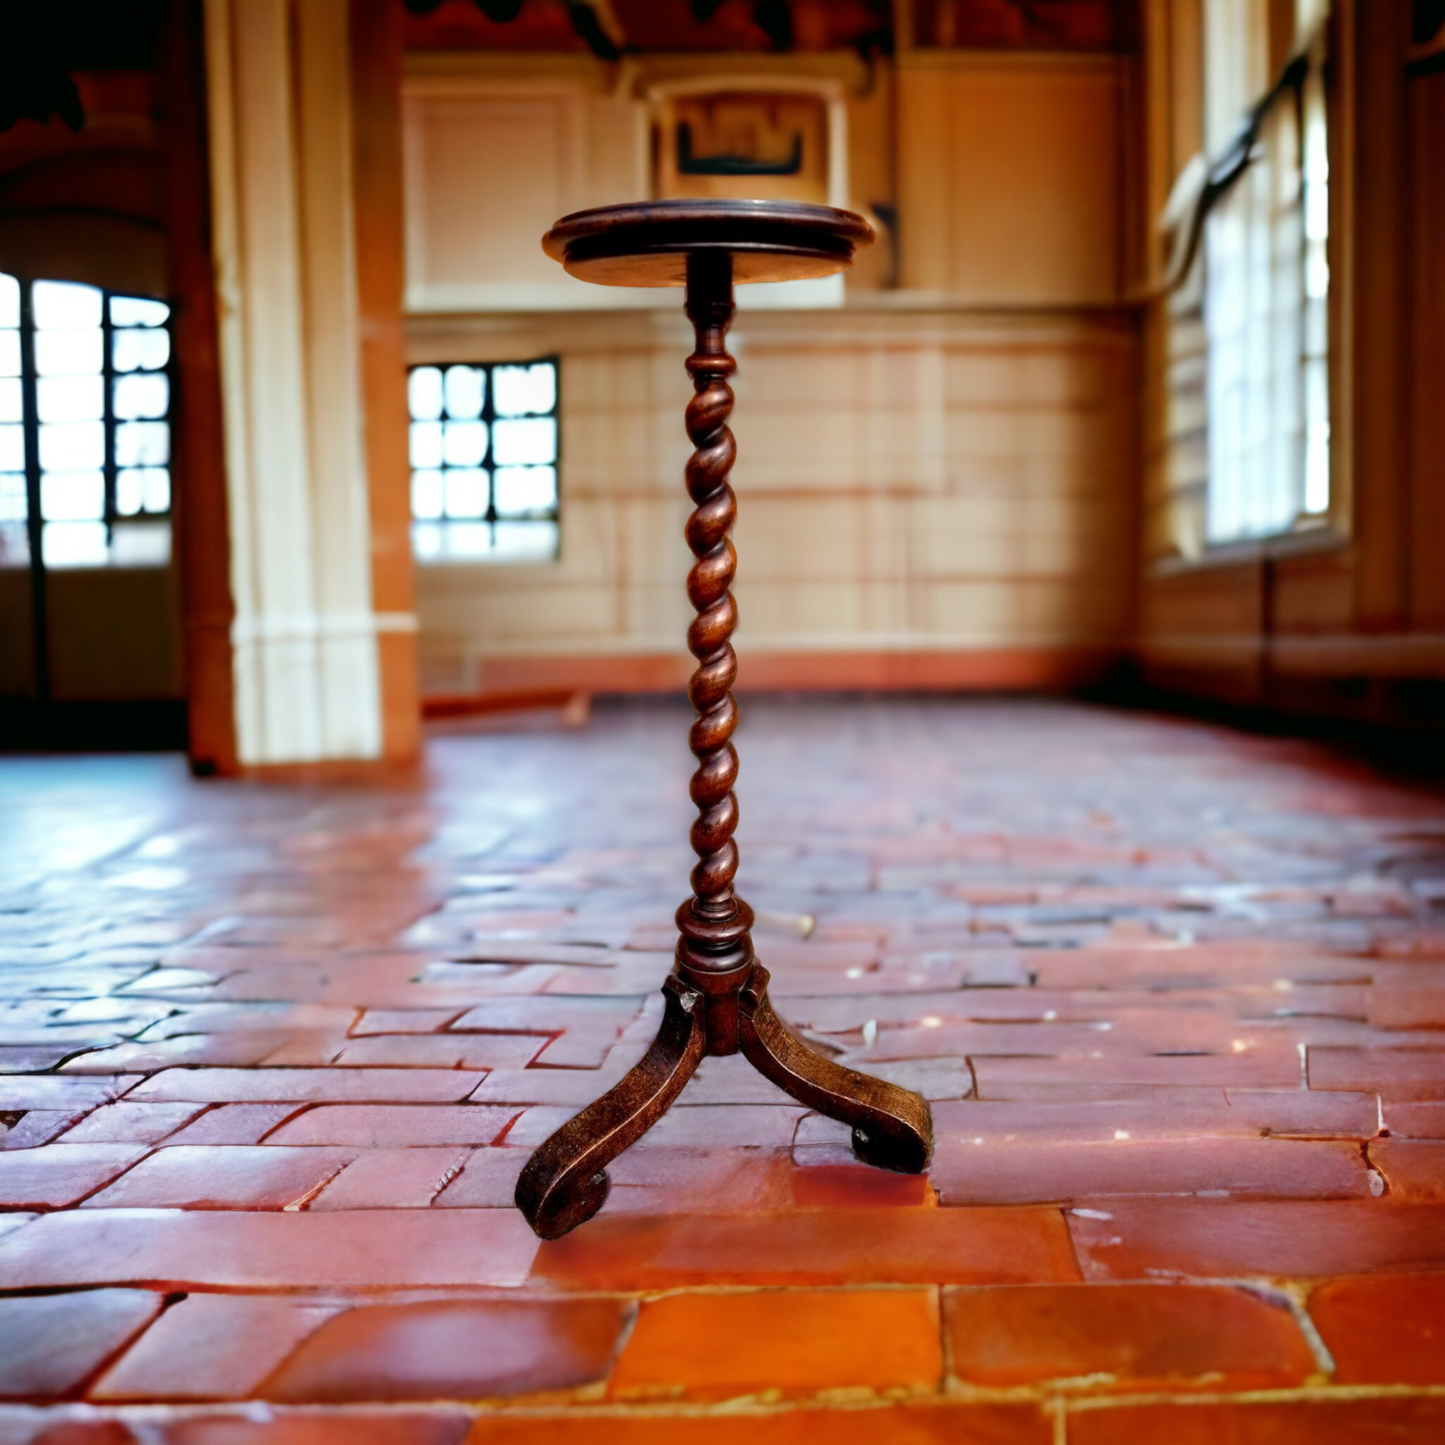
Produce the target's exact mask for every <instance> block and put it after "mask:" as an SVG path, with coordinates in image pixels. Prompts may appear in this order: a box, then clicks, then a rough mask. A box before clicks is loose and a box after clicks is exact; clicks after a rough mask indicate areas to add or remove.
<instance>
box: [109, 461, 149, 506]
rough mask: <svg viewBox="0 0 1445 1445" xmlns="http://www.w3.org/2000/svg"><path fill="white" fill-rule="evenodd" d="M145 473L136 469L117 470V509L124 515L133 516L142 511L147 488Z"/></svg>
mask: <svg viewBox="0 0 1445 1445" xmlns="http://www.w3.org/2000/svg"><path fill="white" fill-rule="evenodd" d="M142 475H143V473H141V472H139V471H136V470H134V469H128V470H126V471H123V472H117V473H116V476H115V509H116V511H117V512H119V513H120V515H121V516H122V517H133V516H135V514H136V513H137V512H138V511H140V509H141V506H142V500H141V499H142V497H143V496H144V492H145V489H144V487H143V485H142V483H141V477H142Z"/></svg>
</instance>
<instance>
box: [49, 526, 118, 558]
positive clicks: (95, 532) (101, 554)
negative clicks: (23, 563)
mask: <svg viewBox="0 0 1445 1445" xmlns="http://www.w3.org/2000/svg"><path fill="white" fill-rule="evenodd" d="M40 554H41V556H42V557H43V558H44V560H45V565H46V566H47V567H104V566H105V563H106V536H105V523H104V522H47V523H46V524H45V530H44V531H43V532H42V533H41V534H40Z"/></svg>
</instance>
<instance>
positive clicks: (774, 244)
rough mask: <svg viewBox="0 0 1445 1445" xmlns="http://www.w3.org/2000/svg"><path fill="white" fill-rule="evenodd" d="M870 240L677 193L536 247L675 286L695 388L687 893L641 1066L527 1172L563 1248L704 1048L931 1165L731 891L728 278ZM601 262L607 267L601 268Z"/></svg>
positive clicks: (894, 1104)
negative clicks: (757, 939)
mask: <svg viewBox="0 0 1445 1445" xmlns="http://www.w3.org/2000/svg"><path fill="white" fill-rule="evenodd" d="M872 235H873V233H872V232H871V231H870V230H869V228H868V225H867V222H865V221H864V220H863V219H862V218H861V217H859V216H854V215H851V214H850V213H849V212H847V211H834V210H830V209H829V208H828V207H826V206H800V205H791V204H789V205H774V204H771V203H767V202H762V201H720V202H709V201H674V202H659V203H656V204H652V205H644V206H613V207H608V208H607V209H605V210H601V211H583V212H579V213H578V214H577V215H575V216H568V217H566V218H565V219H564V220H562V221H559V222H558V223H557V225H556V226H554V227H553V228H552V230H551V231H549V232H548V234H547V237H546V240H545V241H544V242H543V245H544V247H545V248H546V251H547V254H548V255H549V256H552V257H554V258H555V259H557V260H559V261H561V262H562V263H563V265H565V266H566V267H567V269H568V270H569V271H571V272H572V273H573V275H577V276H581V277H583V278H584V279H586V280H592V281H602V282H604V283H605V284H609V285H640V286H666V285H674V284H678V283H679V282H682V281H685V282H686V285H687V302H686V310H687V315H688V319H689V320H690V321H691V322H692V324H693V332H694V345H693V352H692V355H691V356H689V357H688V358H687V362H686V366H687V370H688V374H689V375H690V376H691V377H692V382H693V391H694V396H693V399H692V400H691V401H690V402H689V403H688V407H687V415H686V425H687V434H688V436H689V437H690V438H691V440H692V444H693V448H694V450H693V453H692V456H691V457H690V458H689V460H688V463H687V471H686V479H687V490H688V495H689V496H690V497H691V498H692V501H693V512H692V515H691V516H689V517H688V519H687V526H686V529H685V535H686V537H687V544H688V546H689V547H690V548H691V549H692V554H693V557H694V559H695V561H694V563H693V566H692V569H691V571H689V573H688V576H687V595H688V599H689V600H690V601H691V603H692V605H693V608H694V610H695V611H696V613H697V616H696V617H695V618H694V619H693V622H692V625H691V626H690V627H689V628H688V634H687V645H688V649H689V650H690V651H691V653H692V655H693V656H694V657H695V658H696V659H697V664H698V665H697V669H696V671H695V672H694V673H693V675H692V679H691V681H690V682H689V683H688V689H687V691H688V697H689V698H690V699H691V701H692V704H693V706H694V707H695V708H696V709H697V721H696V722H694V723H693V725H692V731H691V734H690V736H689V742H690V744H691V747H692V751H693V754H694V756H695V757H696V758H697V761H698V766H697V771H696V772H694V773H693V776H692V782H691V785H690V791H691V794H692V800H693V802H694V803H696V804H697V810H698V816H697V821H696V822H695V823H694V824H693V825H692V834H691V839H692V847H693V851H694V852H695V853H696V854H697V858H698V861H697V866H696V867H695V868H694V869H693V870H692V897H691V898H689V899H688V900H687V901H686V902H685V903H684V904H683V905H682V906H681V907H680V908H679V909H678V910H677V928H678V943H677V963H676V971H675V972H674V973H673V974H672V976H671V977H670V978H668V980H667V982H666V983H665V984H664V985H663V992H664V993H665V994H666V995H667V1010H666V1013H665V1014H664V1016H663V1021H662V1028H661V1030H660V1031H659V1032H658V1035H657V1038H656V1040H655V1041H654V1042H653V1045H652V1047H651V1048H650V1049H649V1050H648V1052H647V1055H646V1057H645V1058H644V1059H643V1060H642V1062H641V1063H640V1064H638V1065H637V1067H636V1068H634V1069H633V1070H632V1071H631V1072H630V1073H629V1074H628V1075H627V1076H626V1077H625V1078H624V1079H623V1080H622V1081H621V1082H620V1083H619V1084H618V1085H617V1086H616V1087H615V1088H613V1089H611V1090H610V1091H609V1092H608V1093H606V1094H604V1095H603V1096H602V1098H600V1099H599V1100H597V1102H596V1103H595V1104H591V1105H589V1106H588V1107H587V1108H586V1109H584V1110H583V1111H582V1112H581V1113H580V1114H578V1115H577V1117H576V1118H575V1119H572V1120H569V1121H568V1122H567V1123H566V1124H564V1125H563V1126H562V1128H560V1129H559V1130H558V1131H557V1132H556V1133H555V1134H553V1135H552V1137H551V1138H550V1139H548V1140H547V1142H546V1143H545V1144H543V1145H542V1147H541V1148H540V1149H538V1150H537V1152H536V1154H534V1155H533V1156H532V1158H531V1160H530V1161H529V1162H528V1164H527V1167H526V1168H525V1169H524V1170H523V1171H522V1175H521V1178H520V1179H519V1180H518V1181H517V1207H518V1208H519V1209H521V1211H522V1212H523V1214H525V1215H526V1217H527V1221H528V1223H529V1224H531V1226H532V1228H533V1229H534V1230H535V1231H536V1232H537V1233H538V1234H539V1235H541V1236H542V1237H543V1238H544V1239H557V1238H559V1237H560V1236H561V1235H564V1234H566V1233H567V1232H568V1231H569V1230H572V1229H575V1228H576V1227H577V1226H578V1225H579V1224H581V1223H583V1222H584V1221H585V1220H588V1219H590V1218H591V1217H592V1216H593V1215H594V1214H596V1213H597V1211H598V1210H599V1209H601V1208H602V1205H603V1204H604V1202H605V1201H606V1199H607V1188H608V1184H607V1174H606V1166H607V1164H608V1163H609V1162H610V1161H611V1160H613V1159H615V1158H616V1157H617V1156H618V1154H620V1153H621V1152H622V1151H623V1150H624V1149H625V1148H627V1146H628V1145H629V1144H632V1143H634V1142H635V1141H636V1140H638V1139H639V1138H641V1137H642V1135H643V1134H644V1133H645V1132H646V1131H647V1130H648V1129H650V1128H651V1127H652V1125H653V1124H655V1123H656V1122H657V1120H658V1119H659V1118H661V1117H662V1115H663V1113H664V1112H665V1111H666V1110H667V1108H668V1106H669V1105H670V1104H671V1103H672V1101H673V1100H674V1099H675V1098H676V1097H677V1096H678V1094H679V1093H680V1092H681V1091H682V1088H683V1085H684V1084H686V1082H687V1080H688V1078H689V1077H690V1076H691V1074H692V1072H693V1070H694V1069H695V1068H696V1067H697V1064H698V1061H699V1060H700V1059H701V1058H702V1057H703V1056H704V1054H732V1053H737V1052H738V1051H739V1049H741V1051H742V1052H743V1054H744V1055H745V1056H746V1057H747V1059H748V1060H749V1062H750V1063H752V1065H753V1067H754V1068H756V1069H757V1070H758V1071H759V1072H760V1073H762V1074H764V1075H766V1076H767V1077H768V1078H769V1079H771V1080H772V1081H773V1082H774V1083H775V1084H778V1085H779V1086H780V1087H781V1088H783V1089H785V1090H786V1091H787V1092H788V1093H789V1094H791V1095H792V1096H793V1097H794V1098H795V1099H799V1100H801V1101H802V1102H803V1103H804V1104H806V1105H808V1107H809V1108H812V1109H816V1110H817V1111H818V1112H819V1113H822V1114H826V1115H828V1117H829V1118H833V1119H841V1120H843V1121H844V1122H845V1123H847V1124H850V1125H852V1127H853V1150H854V1152H855V1153H856V1154H857V1155H858V1157H859V1158H860V1159H861V1160H863V1161H864V1162H865V1163H867V1164H874V1165H877V1166H878V1167H879V1168H883V1169H893V1170H896V1171H899V1172H901V1173H906V1174H918V1173H921V1172H922V1171H923V1170H924V1169H926V1168H927V1167H928V1161H929V1157H930V1155H931V1153H932V1150H933V1126H932V1121H931V1118H930V1115H929V1110H928V1105H927V1104H926V1103H925V1102H924V1101H923V1100H922V1099H921V1098H919V1097H918V1096H917V1095H916V1094H910V1093H909V1092H908V1091H907V1090H906V1089H900V1088H898V1087H897V1086H896V1085H894V1084H888V1083H884V1082H883V1081H882V1080H879V1079H870V1078H869V1077H868V1076H867V1075H866V1074H858V1073H855V1072H854V1071H853V1070H852V1069H845V1068H843V1067H842V1066H841V1065H839V1064H835V1063H833V1062H832V1061H831V1060H829V1059H825V1058H822V1057H820V1056H819V1055H817V1054H815V1053H814V1052H813V1051H812V1050H811V1049H809V1048H808V1047H807V1045H806V1044H804V1043H803V1042H802V1041H801V1040H799V1039H797V1038H796V1037H794V1035H793V1034H791V1033H790V1032H789V1031H788V1029H787V1027H786V1026H785V1025H784V1024H783V1022H782V1020H781V1019H779V1018H778V1016H777V1014H775V1013H774V1012H773V1009H772V1006H771V1005H770V1004H769V1003H768V998H767V986H768V971H767V969H765V968H764V967H763V966H762V965H761V964H760V963H758V962H757V961H756V960H755V959H754V957H753V944H752V935H751V928H752V923H753V913H752V909H750V908H749V907H748V905H747V904H746V903H745V902H743V900H742V899H741V898H739V897H738V896H737V894H736V893H735V892H734V891H733V880H734V878H735V877H736V875H737V871H738V849H737V844H736V843H734V842H733V833H734V831H735V830H736V828H737V824H738V803H737V798H736V796H735V795H734V793H733V784H734V783H735V782H736V781H737V776H738V755H737V751H736V749H735V748H734V747H733V744H732V737H733V731H734V729H735V728H736V727H737V721H738V714H737V705H736V703H735V702H734V701H733V696H732V687H733V683H734V682H735V681H736V679H737V672H738V662H737V655H736V654H735V653H734V651H733V647H732V634H733V629H734V628H735V627H736V626H737V607H736V605H735V604H734V602H733V597H732V592H731V587H732V581H733V575H734V573H735V572H736V570H737V555H736V553H735V552H734V551H733V545H732V541H731V538H730V533H731V531H732V526H733V522H734V521H735V520H736V518H737V498H736V497H735V496H734V495H733V490H732V486H731V485H730V483H729V480H728V479H729V475H730V473H731V471H732V466H733V459H734V457H735V456H736V454H737V446H736V443H735V442H734V440H733V434H732V432H731V430H730V429H729V427H728V418H729V417H730V416H731V415H732V409H733V392H732V387H731V386H730V385H729V384H728V379H729V378H730V377H731V376H732V374H733V372H734V370H736V366H737V363H736V362H735V361H734V360H733V358H732V357H731V356H729V355H728V351H727V328H728V324H729V322H730V321H731V320H732V315H733V282H734V281H736V280H749V279H751V280H758V279H769V280H780V279H785V278H786V277H787V276H792V275H823V274H825V272H824V271H818V270H811V271H810V270H807V269H803V270H792V271H790V270H788V269H787V268H788V267H789V266H792V265H794V263H797V264H799V265H801V264H803V262H804V261H807V264H809V265H811V264H815V263H817V264H821V260H820V258H821V259H822V260H828V261H829V267H828V269H831V270H835V271H836V270H841V269H842V268H843V267H844V266H846V265H848V264H849V261H850V260H851V258H852V254H853V249H854V247H855V246H858V245H867V244H868V243H869V242H870V241H871V240H872ZM770 248H771V249H770ZM669 257H670V258H671V259H670V260H666V265H664V264H663V262H664V260H665V258H669ZM760 257H763V258H768V257H771V258H772V260H771V261H769V263H768V264H770V265H772V264H774V263H776V267H777V270H778V274H776V275H767V276H760V275H758V274H757V272H756V267H757V266H758V265H761V263H760V262H759V258H760ZM809 257H811V258H812V259H811V260H808V258H809ZM789 258H791V259H789ZM799 258H802V259H801V260H800V259H799ZM673 261H675V262H676V267H675V270H676V275H677V278H678V280H677V281H676V282H675V281H672V280H668V279H658V278H659V277H668V276H671V275H672V274H673V270H672V269H669V268H671V267H672V264H673ZM604 262H605V263H606V265H607V266H613V267H615V268H616V269H613V270H606V269H605V267H604V269H603V270H598V269H596V268H597V267H599V266H603V263H604ZM833 262H837V263H838V264H832V263H833ZM750 267H753V268H754V271H753V274H751V275H750V274H749V268H750ZM617 277H628V278H631V279H624V280H618V279H616V278H617Z"/></svg>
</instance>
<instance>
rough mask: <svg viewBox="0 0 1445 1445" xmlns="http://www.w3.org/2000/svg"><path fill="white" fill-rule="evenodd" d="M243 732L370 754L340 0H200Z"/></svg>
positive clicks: (377, 729) (372, 641)
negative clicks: (203, 22) (203, 2)
mask: <svg viewBox="0 0 1445 1445" xmlns="http://www.w3.org/2000/svg"><path fill="white" fill-rule="evenodd" d="M205 19H206V60H207V80H208V85H207V94H208V104H209V119H210V131H211V175H212V191H213V195H212V204H213V214H214V218H215V223H214V243H213V244H214V249H215V265H216V274H217V278H218V293H219V302H220V323H219V324H220V343H221V344H220V351H221V387H222V406H223V419H224V431H225V456H226V473H227V497H228V504H229V515H230V523H231V584H232V593H233V596H234V599H235V606H236V619H235V623H234V625H233V628H232V639H233V664H232V665H233V671H234V677H235V692H236V703H235V707H236V737H237V749H238V753H239V757H240V761H241V762H242V763H243V764H246V765H256V764H267V763H289V762H313V761H321V760H326V759H332V758H374V757H379V756H380V755H381V746H382V733H381V686H380V676H379V668H380V663H379V657H378V651H377V644H376V634H377V632H378V631H379V630H382V629H381V628H380V627H379V624H378V620H377V619H376V618H375V616H374V614H373V613H372V611H371V562H370V520H369V506H368V495H367V475H366V463H365V451H364V445H363V423H364V416H363V402H362V391H361V376H360V359H359V341H360V323H359V315H358V301H357V291H356V260H355V254H354V244H355V236H354V217H353V212H352V175H351V155H352V142H351V114H350V91H349V86H350V80H349V73H348V69H347V55H348V44H347V33H346V24H347V7H346V0H206V11H205Z"/></svg>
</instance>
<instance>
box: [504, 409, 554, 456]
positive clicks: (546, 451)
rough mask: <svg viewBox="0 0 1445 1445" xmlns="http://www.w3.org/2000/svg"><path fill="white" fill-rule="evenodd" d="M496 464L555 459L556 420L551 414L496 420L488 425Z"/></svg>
mask: <svg viewBox="0 0 1445 1445" xmlns="http://www.w3.org/2000/svg"><path fill="white" fill-rule="evenodd" d="M492 432H493V436H492V460H493V461H495V462H496V463H497V465H498V466H519V467H526V466H545V465H547V464H548V463H550V462H555V461H556V460H557V423H556V422H555V421H553V419H552V418H551V417H541V416H538V417H527V418H526V419H525V420H521V419H519V420H516V421H499V422H497V423H496V424H495V425H494V426H493V428H492Z"/></svg>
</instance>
